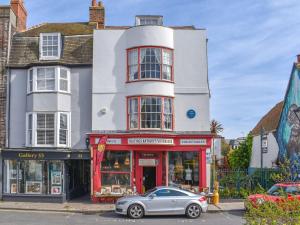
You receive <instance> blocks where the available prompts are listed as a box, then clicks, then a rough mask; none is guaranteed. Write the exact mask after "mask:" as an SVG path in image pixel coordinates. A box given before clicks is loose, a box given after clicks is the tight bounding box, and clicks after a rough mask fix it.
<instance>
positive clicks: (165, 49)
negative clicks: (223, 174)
mask: <svg viewBox="0 0 300 225" xmlns="http://www.w3.org/2000/svg"><path fill="white" fill-rule="evenodd" d="M93 52H94V54H93V56H94V57H93V82H92V83H93V87H92V132H91V133H90V134H89V137H90V144H91V148H92V149H91V150H92V151H93V152H94V157H93V168H94V169H93V171H92V172H93V173H92V176H93V190H92V195H93V200H94V201H102V200H103V199H105V197H109V196H112V197H113V196H119V195H123V194H129V193H132V192H135V191H137V192H138V193H143V192H145V191H147V190H148V189H150V188H153V187H155V186H159V185H177V186H181V187H183V188H187V189H190V190H193V191H199V190H202V189H203V188H206V187H207V186H208V184H209V181H208V179H209V177H208V176H207V172H208V171H209V169H207V167H208V166H207V163H206V151H207V149H209V148H210V147H211V140H212V136H211V134H210V126H209V98H210V92H209V85H208V74H207V37H206V31H205V30H204V29H195V28H194V27H166V26H163V18H162V17H161V16H137V17H136V25H135V26H132V27H114V28H109V27H106V28H105V29H102V30H101V29H99V30H95V31H94V51H93ZM103 145H104V146H105V150H104V152H103V149H104V146H103ZM97 151H100V152H101V154H103V155H101V156H100V162H99V156H97Z"/></svg>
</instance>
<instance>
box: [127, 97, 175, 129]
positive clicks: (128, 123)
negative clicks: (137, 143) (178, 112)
mask: <svg viewBox="0 0 300 225" xmlns="http://www.w3.org/2000/svg"><path fill="white" fill-rule="evenodd" d="M148 97H154V98H161V109H162V110H161V128H141V99H142V98H148ZM134 98H135V99H137V100H138V126H137V128H130V113H129V101H130V100H131V99H134ZM165 98H168V99H171V107H172V126H171V129H165V124H164V99H165ZM126 114H127V130H161V131H173V130H174V122H175V119H174V118H175V115H174V97H170V96H161V95H141V96H128V97H127V100H126Z"/></svg>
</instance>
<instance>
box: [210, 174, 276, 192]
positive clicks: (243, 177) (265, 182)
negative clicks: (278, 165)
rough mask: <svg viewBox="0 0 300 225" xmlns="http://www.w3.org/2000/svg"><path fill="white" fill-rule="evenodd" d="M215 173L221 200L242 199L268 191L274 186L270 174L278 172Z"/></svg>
mask: <svg viewBox="0 0 300 225" xmlns="http://www.w3.org/2000/svg"><path fill="white" fill-rule="evenodd" d="M216 172H217V180H218V181H219V185H220V195H221V197H222V198H241V197H242V198H243V197H246V196H247V195H249V194H250V193H259V192H262V191H264V190H267V189H269V188H270V187H271V186H272V185H273V184H274V181H273V180H272V174H275V173H277V172H278V170H275V169H255V170H253V169H251V170H248V169H246V170H233V169H219V170H217V171H216Z"/></svg>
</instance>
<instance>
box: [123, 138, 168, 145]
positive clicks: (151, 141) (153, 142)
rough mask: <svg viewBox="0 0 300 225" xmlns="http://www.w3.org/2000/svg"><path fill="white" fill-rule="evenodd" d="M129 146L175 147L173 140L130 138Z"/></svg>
mask: <svg viewBox="0 0 300 225" xmlns="http://www.w3.org/2000/svg"><path fill="white" fill-rule="evenodd" d="M128 144H129V145H173V144H174V140H173V139H171V138H128Z"/></svg>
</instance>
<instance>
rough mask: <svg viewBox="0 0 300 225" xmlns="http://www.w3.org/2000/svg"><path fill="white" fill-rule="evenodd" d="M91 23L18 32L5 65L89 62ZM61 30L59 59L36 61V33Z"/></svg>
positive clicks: (91, 41)
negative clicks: (61, 39)
mask: <svg viewBox="0 0 300 225" xmlns="http://www.w3.org/2000/svg"><path fill="white" fill-rule="evenodd" d="M129 28H131V27H130V26H106V27H105V29H129ZM171 28H173V29H184V30H187V29H190V30H194V29H195V27H194V26H177V27H171ZM94 29H95V26H94V25H90V24H89V23H88V22H85V23H44V24H40V25H37V26H34V27H31V28H29V29H28V30H26V31H24V32H20V33H16V34H15V35H14V37H13V40H12V45H11V52H10V58H9V62H8V67H14V68H18V67H19V68H21V67H30V66H34V65H51V64H61V65H92V61H93V36H92V35H93V30H94ZM54 32H57V33H61V35H62V38H63V42H62V43H63V46H62V54H61V59H60V60H55V61H49V60H45V61H40V60H39V36H40V33H54Z"/></svg>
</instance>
